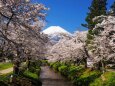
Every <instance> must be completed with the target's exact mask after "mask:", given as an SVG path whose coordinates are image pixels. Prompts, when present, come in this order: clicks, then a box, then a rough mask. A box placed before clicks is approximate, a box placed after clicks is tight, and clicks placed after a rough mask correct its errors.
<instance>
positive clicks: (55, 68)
mask: <svg viewBox="0 0 115 86" xmlns="http://www.w3.org/2000/svg"><path fill="white" fill-rule="evenodd" d="M60 65H61V64H60V62H56V63H54V64H53V66H52V67H53V69H54V70H56V71H58V67H59V66H60Z"/></svg>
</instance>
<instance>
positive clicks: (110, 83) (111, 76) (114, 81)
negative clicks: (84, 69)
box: [90, 72, 115, 86]
mask: <svg viewBox="0 0 115 86" xmlns="http://www.w3.org/2000/svg"><path fill="white" fill-rule="evenodd" d="M103 77H104V78H105V80H103ZM97 85H98V86H115V73H114V72H106V73H104V74H102V75H101V77H99V78H97V79H96V80H95V81H94V82H93V83H91V84H90V86H97Z"/></svg>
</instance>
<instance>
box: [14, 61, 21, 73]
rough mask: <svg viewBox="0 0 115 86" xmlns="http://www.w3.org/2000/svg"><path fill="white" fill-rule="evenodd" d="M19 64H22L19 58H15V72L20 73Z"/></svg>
mask: <svg viewBox="0 0 115 86" xmlns="http://www.w3.org/2000/svg"><path fill="white" fill-rule="evenodd" d="M19 65H20V62H19V61H18V60H15V61H14V67H13V72H14V74H19Z"/></svg>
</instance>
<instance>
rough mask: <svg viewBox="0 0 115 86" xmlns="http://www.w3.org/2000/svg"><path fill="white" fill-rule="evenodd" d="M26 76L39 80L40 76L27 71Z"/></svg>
mask: <svg viewBox="0 0 115 86" xmlns="http://www.w3.org/2000/svg"><path fill="white" fill-rule="evenodd" d="M24 75H25V76H26V77H29V78H33V79H38V74H36V73H32V72H31V71H28V70H26V71H25V72H24Z"/></svg>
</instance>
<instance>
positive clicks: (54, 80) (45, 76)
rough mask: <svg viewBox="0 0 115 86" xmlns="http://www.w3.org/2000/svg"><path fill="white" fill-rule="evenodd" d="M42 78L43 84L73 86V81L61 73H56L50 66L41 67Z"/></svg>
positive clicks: (48, 85)
mask: <svg viewBox="0 0 115 86" xmlns="http://www.w3.org/2000/svg"><path fill="white" fill-rule="evenodd" d="M40 79H41V81H42V86H73V85H72V83H71V82H69V81H68V80H67V79H65V78H64V77H62V76H61V75H60V74H59V73H55V72H54V71H53V70H52V69H50V67H48V66H42V67H41V75H40Z"/></svg>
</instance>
